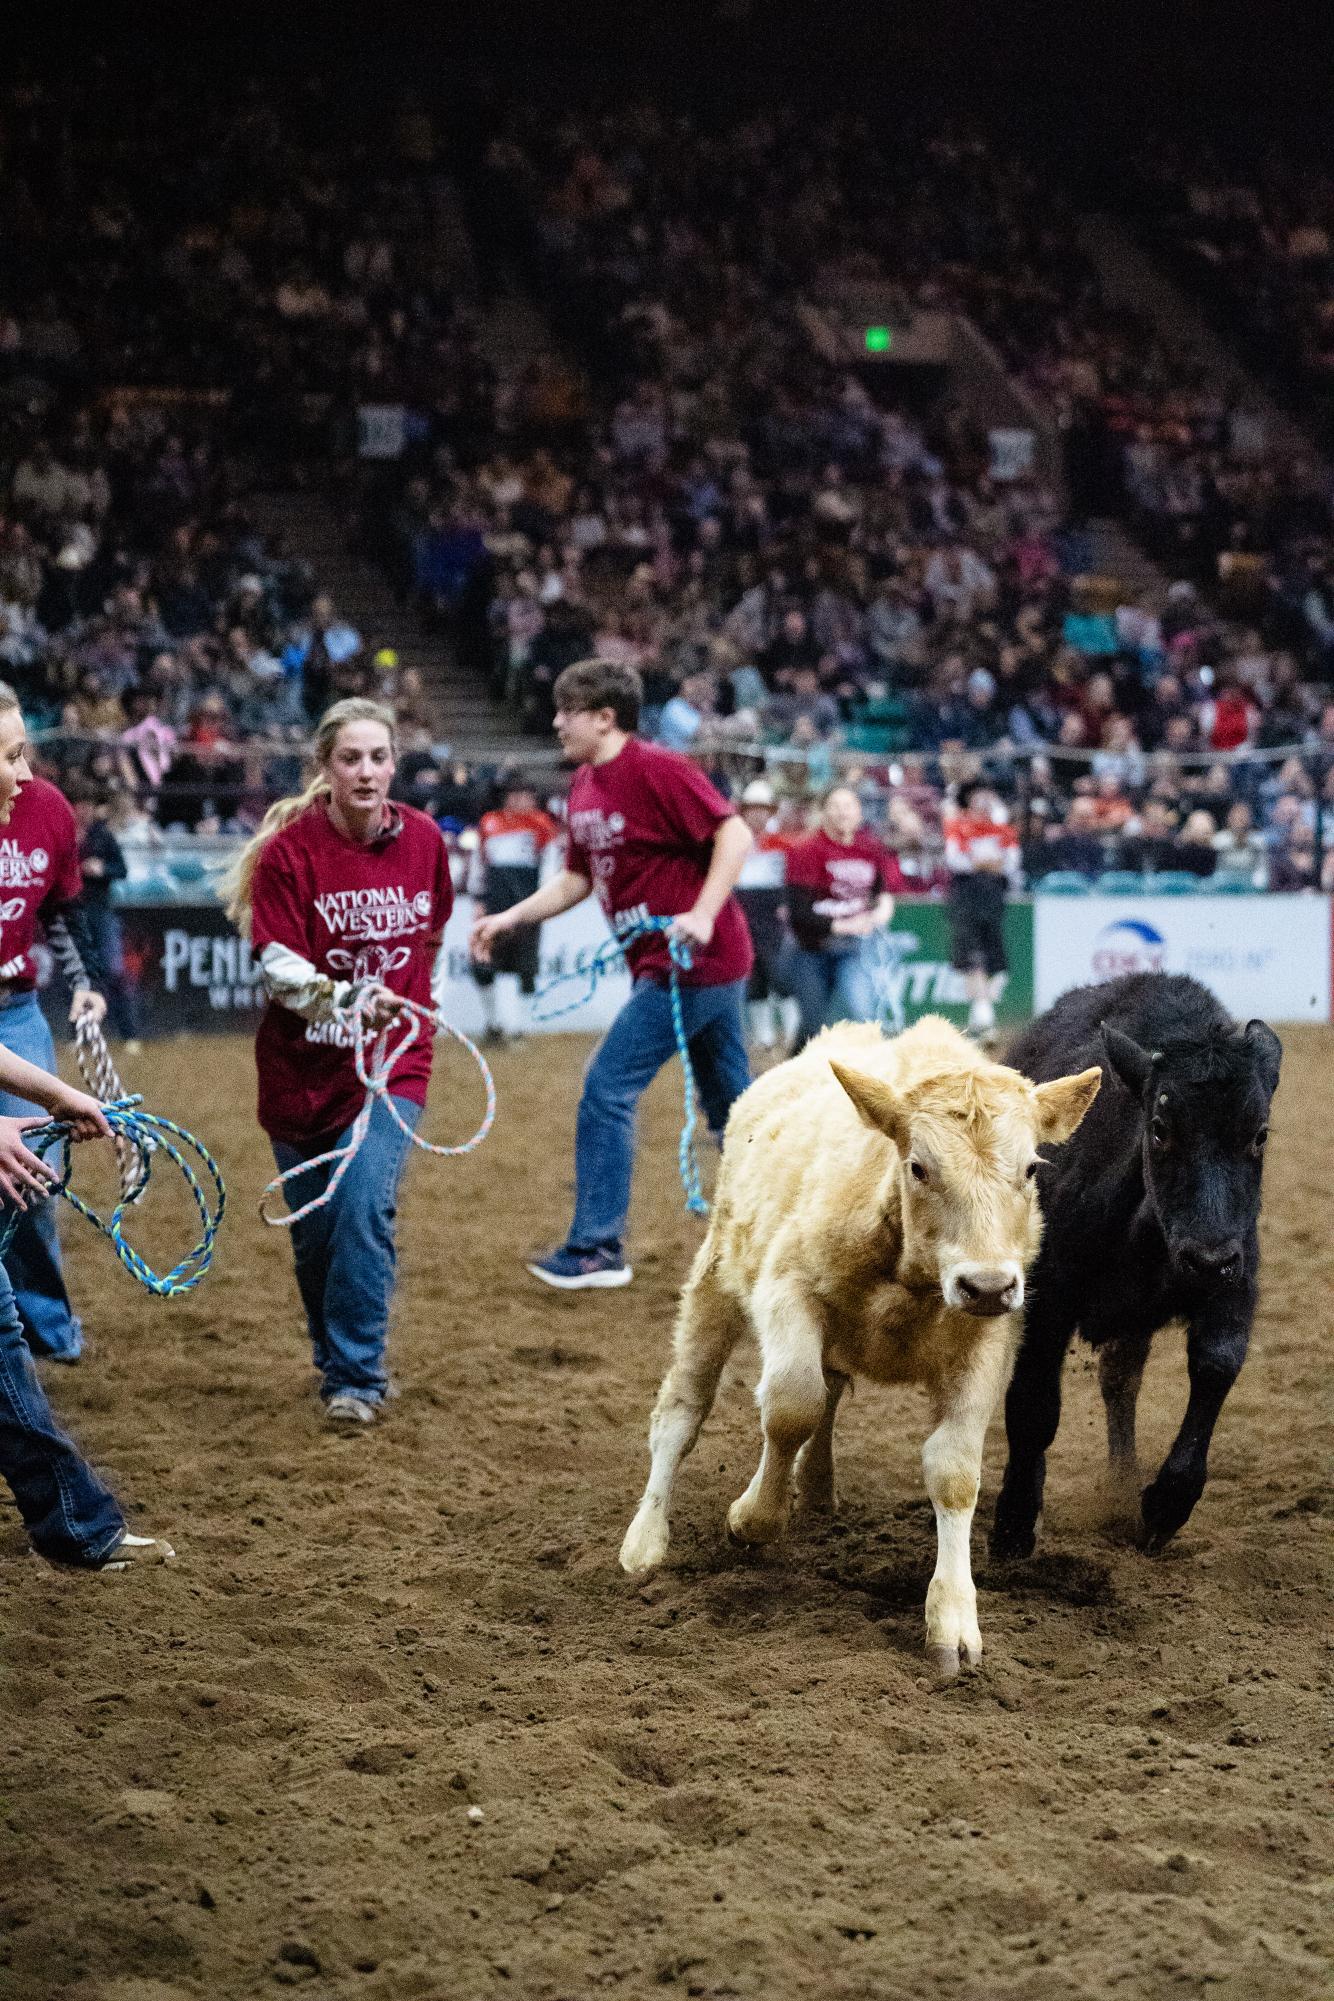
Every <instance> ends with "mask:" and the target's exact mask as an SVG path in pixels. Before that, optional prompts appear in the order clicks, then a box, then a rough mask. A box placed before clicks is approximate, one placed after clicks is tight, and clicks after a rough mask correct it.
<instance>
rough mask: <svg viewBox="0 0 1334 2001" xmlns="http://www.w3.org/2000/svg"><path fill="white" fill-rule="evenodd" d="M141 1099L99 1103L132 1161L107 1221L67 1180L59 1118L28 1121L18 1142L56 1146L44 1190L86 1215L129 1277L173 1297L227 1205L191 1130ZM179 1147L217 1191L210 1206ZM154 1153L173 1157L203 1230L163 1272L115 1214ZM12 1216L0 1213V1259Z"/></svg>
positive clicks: (69, 1149)
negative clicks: (54, 1172)
mask: <svg viewBox="0 0 1334 2001" xmlns="http://www.w3.org/2000/svg"><path fill="white" fill-rule="evenodd" d="M142 1103H143V1099H142V1098H139V1097H131V1098H121V1099H118V1100H117V1101H116V1102H114V1103H112V1104H109V1105H103V1107H102V1111H103V1114H104V1116H105V1118H106V1122H107V1124H108V1125H109V1126H110V1127H111V1130H112V1132H113V1133H114V1134H115V1136H116V1138H117V1140H118V1141H121V1140H123V1141H124V1142H125V1144H126V1145H127V1146H128V1147H130V1148H132V1149H133V1151H134V1155H135V1159H136V1162H137V1168H136V1172H135V1175H134V1179H133V1182H132V1185H131V1186H130V1187H129V1188H128V1190H127V1191H126V1192H125V1193H124V1194H122V1196H121V1199H120V1201H119V1202H118V1203H117V1204H116V1206H115V1208H114V1209H113V1210H112V1212H111V1220H110V1221H109V1222H108V1221H106V1220H105V1219H104V1218H103V1217H101V1216H99V1215H98V1213H97V1211H96V1209H94V1208H92V1207H90V1205H89V1204H88V1203H87V1202H85V1201H84V1200H83V1198H82V1196H79V1195H76V1194H75V1193H74V1191H73V1189H72V1188H71V1187H70V1185H69V1180H70V1172H71V1166H72V1160H71V1156H72V1153H73V1139H72V1136H71V1131H70V1127H69V1126H68V1124H66V1122H65V1121H64V1120H63V1119H51V1120H48V1121H47V1123H46V1124H45V1125H40V1126H32V1127H31V1128H30V1129H29V1130H28V1131H27V1132H25V1133H24V1135H23V1143H24V1145H25V1146H26V1147H28V1148H29V1149H30V1150H31V1151H32V1152H33V1153H36V1154H41V1155H43V1156H44V1155H45V1154H46V1153H47V1152H48V1151H49V1150H50V1149H51V1148H52V1147H56V1146H58V1147H59V1148H60V1156H61V1160H60V1178H59V1180H58V1182H57V1184H56V1186H55V1187H54V1188H53V1189H52V1190H51V1191H50V1192H51V1194H53V1195H61V1196H63V1197H64V1199H65V1201H66V1202H68V1203H69V1205H70V1207H71V1209H77V1210H78V1212H79V1214H80V1215H81V1216H83V1217H86V1218H87V1220H88V1221H89V1222H90V1223H91V1224H93V1226H94V1227H95V1228H96V1229H98V1230H100V1231H101V1232H102V1235H103V1236H104V1237H106V1238H108V1239H109V1240H110V1243H111V1247H112V1249H113V1250H114V1251H115V1253H116V1256H117V1257H118V1258H119V1259H120V1261H121V1263H122V1264H123V1265H124V1267H125V1269H126V1271H128V1272H129V1274H130V1276H131V1278H136V1279H138V1281H139V1283H140V1285H142V1286H143V1287H144V1289H145V1290H146V1291H148V1292H152V1293H156V1294H157V1296H158V1297H159V1298H160V1299H174V1298H176V1297H177V1296H178V1295H179V1294H181V1293H183V1292H193V1290H194V1288H195V1287H196V1286H197V1285H198V1284H199V1281H200V1280H201V1279H202V1278H203V1276H204V1274H205V1273H206V1272H207V1270H208V1268H209V1266H210V1265H211V1264H212V1262H213V1242H214V1239H215V1237H216V1236H217V1234H218V1228H219V1225H220V1224H221V1222H222V1218H223V1212H224V1211H225V1209H226V1206H227V1189H226V1185H225V1183H224V1182H223V1178H222V1171H221V1169H220V1168H219V1166H218V1163H217V1161H216V1160H214V1158H213V1156H212V1154H211V1153H210V1152H209V1150H208V1148H207V1147H206V1146H205V1145H204V1143H203V1141H202V1140H198V1139H196V1138H195V1136H194V1134H193V1133H191V1132H187V1131H186V1130H185V1128H184V1126H178V1125H174V1124H173V1123H172V1121H171V1120H170V1119H163V1118H158V1117H157V1116H156V1114H155V1113H153V1112H141V1111H138V1110H137V1109H136V1107H137V1106H139V1105H141V1104H142ZM175 1141H179V1142H180V1146H177V1145H176V1144H174V1142H175ZM181 1147H185V1148H187V1149H188V1150H189V1152H190V1153H192V1154H193V1155H194V1156H195V1159H196V1160H197V1161H198V1163H199V1164H200V1166H201V1167H202V1169H203V1172H204V1174H205V1176H206V1177H207V1179H208V1180H209V1181H211V1182H212V1184H213V1192H214V1194H215V1195H216V1197H217V1207H216V1208H214V1209H210V1207H209V1202H208V1198H207V1196H206V1194H205V1192H204V1187H203V1184H202V1182H201V1180H200V1177H199V1175H198V1174H197V1173H196V1172H195V1169H194V1168H193V1167H192V1166H191V1164H190V1162H189V1160H188V1159H187V1158H186V1156H185V1154H184V1153H182V1151H181V1150H180V1149H181ZM156 1153H164V1154H165V1155H166V1156H167V1158H168V1159H169V1160H173V1161H175V1163H176V1165H177V1167H178V1168H179V1169H180V1171H181V1174H182V1175H183V1176H184V1179H185V1185H186V1187H187V1188H188V1189H189V1191H190V1194H191V1196H192V1198H193V1200H194V1205H195V1208H196V1209H197V1210H198V1211H199V1218H200V1221H201V1223H202V1224H203V1226H204V1234H203V1236H202V1237H201V1238H200V1240H199V1242H198V1243H197V1244H196V1245H195V1247H194V1249H193V1250H192V1251H190V1252H188V1253H187V1255H186V1256H185V1257H183V1258H182V1259H181V1261H180V1263H179V1264H176V1265H173V1266H172V1268H171V1270H170V1271H169V1272H165V1273H158V1272H155V1271H154V1270H153V1268H152V1266H151V1265H150V1264H149V1263H148V1262H147V1260H146V1259H144V1258H143V1257H141V1256H140V1254H139V1252H138V1251H136V1250H135V1248H134V1246H133V1244H128V1243H126V1241H125V1238H124V1235H123V1233H122V1230H121V1218H122V1217H123V1216H124V1214H125V1211H126V1210H127V1209H128V1208H130V1207H131V1205H132V1204H133V1203H135V1202H137V1201H138V1200H139V1198H140V1196H141V1195H142V1194H143V1192H144V1190H145V1189H146V1188H147V1186H148V1177H149V1175H150V1174H151V1172H152V1160H153V1155H154V1154H156ZM18 1219H19V1211H18V1210H17V1209H13V1208H11V1209H8V1210H7V1211H6V1213H5V1214H4V1216H3V1217H0V1259H3V1257H4V1254H5V1252H6V1250H7V1249H8V1248H9V1240H10V1238H11V1237H12V1236H13V1234H14V1230H15V1227H16V1225H17V1223H18Z"/></svg>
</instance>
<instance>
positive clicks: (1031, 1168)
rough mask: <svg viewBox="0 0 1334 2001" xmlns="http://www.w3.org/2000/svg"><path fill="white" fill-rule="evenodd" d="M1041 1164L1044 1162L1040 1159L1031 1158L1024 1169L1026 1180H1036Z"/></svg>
mask: <svg viewBox="0 0 1334 2001" xmlns="http://www.w3.org/2000/svg"><path fill="white" fill-rule="evenodd" d="M1041 1165H1042V1162H1041V1161H1040V1160H1030V1161H1029V1163H1028V1166H1027V1167H1026V1168H1025V1169H1024V1179H1025V1180H1026V1181H1036V1180H1037V1178H1038V1169H1039V1168H1040V1167H1041Z"/></svg>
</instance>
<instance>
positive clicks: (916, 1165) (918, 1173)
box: [908, 1160, 931, 1181]
mask: <svg viewBox="0 0 1334 2001" xmlns="http://www.w3.org/2000/svg"><path fill="white" fill-rule="evenodd" d="M908 1167H909V1170H910V1172H911V1174H912V1178H913V1180H914V1181H929V1180H930V1179H931V1176H930V1175H929V1174H928V1173H927V1171H926V1169H925V1168H924V1167H923V1165H922V1163H921V1161H920V1160H910V1161H909V1162H908Z"/></svg>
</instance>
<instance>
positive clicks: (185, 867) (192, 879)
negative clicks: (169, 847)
mask: <svg viewBox="0 0 1334 2001" xmlns="http://www.w3.org/2000/svg"><path fill="white" fill-rule="evenodd" d="M167 873H168V874H169V875H172V876H175V878H176V880H177V882H188V883H196V882H203V880H204V878H205V876H206V875H207V874H208V870H207V869H206V868H205V867H204V864H203V862H202V861H201V860H200V858H199V856H198V855H173V856H172V858H171V860H170V861H169V862H168V863H167Z"/></svg>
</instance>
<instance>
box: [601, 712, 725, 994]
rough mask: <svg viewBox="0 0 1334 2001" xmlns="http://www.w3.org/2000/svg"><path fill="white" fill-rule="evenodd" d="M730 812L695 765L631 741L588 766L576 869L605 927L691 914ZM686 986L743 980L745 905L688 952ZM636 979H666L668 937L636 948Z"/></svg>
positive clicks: (632, 951) (632, 958)
mask: <svg viewBox="0 0 1334 2001" xmlns="http://www.w3.org/2000/svg"><path fill="white" fill-rule="evenodd" d="M731 817H732V808H731V807H730V806H729V805H728V803H727V801H726V800H725V799H724V798H723V795H722V793H721V792H719V791H718V790H717V788H716V787H715V786H713V785H710V783H709V781H708V779H707V778H706V777H705V776H704V773H703V772H702V771H701V770H700V769H699V767H698V766H697V765H694V764H692V763H691V762H690V760H689V758H687V757H681V756H680V755H679V754H678V753H677V752H676V751H674V750H659V749H658V748H657V746H656V745H655V744H647V743H641V742H640V740H639V738H638V737H631V738H630V739H629V741H628V742H627V743H626V745H625V747H624V749H623V750H620V751H618V752H617V754H616V756H615V757H613V758H612V759H611V760H610V761H609V762H608V763H606V764H581V765H580V767H579V769H578V771H577V772H576V773H575V778H574V784H573V785H572V786H571V787H570V845H569V865H570V867H571V868H572V869H573V870H575V872H576V873H577V874H579V875H584V876H587V877H588V879H589V881H590V882H591V883H592V885H593V890H594V893H595V895H596V896H597V899H598V902H599V903H600V904H601V905H602V908H603V911H604V912H605V913H606V918H607V922H608V923H609V924H610V926H611V928H612V930H613V931H615V932H618V933H619V932H621V931H623V930H624V929H626V928H627V927H628V926H630V925H631V924H633V923H634V922H635V920H636V919H637V918H641V917H680V916H681V915H682V914H683V913H684V912H685V911H687V910H690V909H691V908H692V907H693V905H694V903H695V899H696V898H697V897H698V895H699V893H700V890H701V889H702V888H703V886H704V878H705V877H706V876H707V874H708V872H709V864H710V863H711V861H712V860H713V837H714V835H715V834H716V833H717V831H718V828H719V827H720V826H721V825H722V823H723V821H724V820H730V819H731ZM690 949H691V960H692V964H691V968H690V971H689V972H688V973H684V974H683V975H682V979H683V981H684V983H685V984H686V985H687V986H692V987H721V986H726V985H728V984H729V983H730V982H731V981H732V980H744V979H745V977H746V975H747V973H748V972H749V971H750V968H751V963H752V960H753V958H754V954H753V952H752V951H751V944H750V933H749V931H748V930H747V929H746V920H745V918H744V917H743V916H742V914H741V906H740V904H739V903H738V902H737V901H736V898H735V897H732V896H729V897H728V899H727V901H726V903H725V904H724V905H723V907H722V909H721V910H720V911H719V912H718V921H717V923H716V924H715V925H714V927H713V937H712V938H711V939H710V940H709V943H708V944H707V945H705V946H698V945H693V946H692V947H691V948H690ZM626 957H627V958H628V959H629V962H630V970H631V972H632V973H633V974H634V976H635V978H636V979H644V978H648V979H653V980H657V981H659V982H660V983H661V982H663V981H665V980H666V978H667V975H668V971H669V968H670V966H671V954H670V952H669V951H668V948H667V942H666V939H665V937H663V936H662V934H660V933H659V934H657V935H655V936H653V937H650V938H645V939H644V940H643V941H642V942H640V943H637V944H634V945H631V946H630V947H629V950H628V952H627V954H626Z"/></svg>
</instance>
